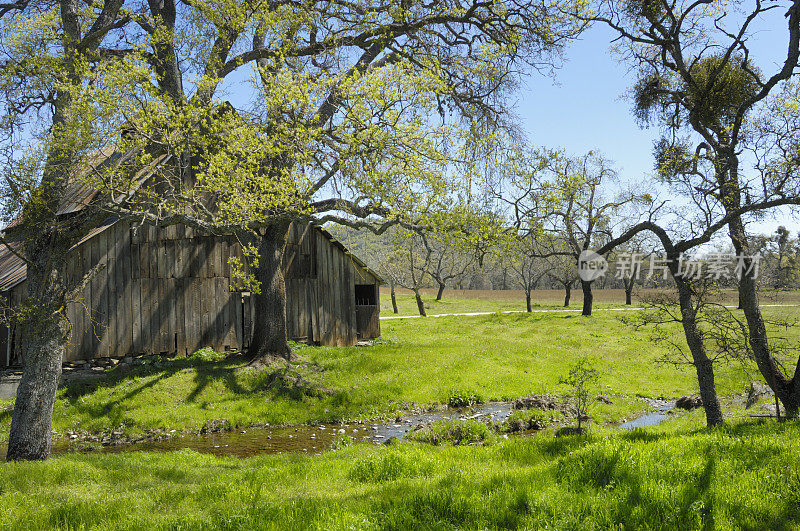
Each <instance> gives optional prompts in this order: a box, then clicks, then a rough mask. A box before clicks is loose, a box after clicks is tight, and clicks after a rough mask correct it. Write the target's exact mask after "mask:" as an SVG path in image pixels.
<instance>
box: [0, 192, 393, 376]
mask: <svg viewBox="0 0 800 531" xmlns="http://www.w3.org/2000/svg"><path fill="white" fill-rule="evenodd" d="M73 199H75V201H74V203H75V204H76V205H86V204H88V203H89V202H90V201H91V200H92V192H91V191H90V190H81V189H78V190H75V192H74V194H73ZM71 211H74V210H71ZM69 213H70V212H65V213H64V215H69ZM230 257H237V258H240V259H241V257H242V253H241V245H240V244H239V242H238V241H237V240H236V238H235V237H233V236H209V235H205V234H200V233H198V232H196V231H194V230H193V229H191V228H190V227H185V226H182V225H176V226H170V227H163V228H156V227H152V226H138V225H136V224H132V223H129V222H126V221H120V220H117V219H115V218H109V219H108V220H106V222H105V223H104V224H103V225H102V226H100V227H97V228H96V229H95V230H93V231H92V232H91V233H89V234H88V235H87V236H86V237H85V238H83V239H82V240H81V241H80V242H79V243H78V244H76V245H75V246H74V247H73V248H72V249H71V250H70V253H69V259H68V263H67V274H68V276H70V277H72V278H80V277H82V276H83V275H84V274H85V273H86V272H88V271H90V270H91V269H92V268H94V267H95V266H97V265H102V266H103V268H102V269H101V270H100V272H99V273H97V274H96V275H95V276H94V277H93V278H92V280H91V282H90V283H89V284H88V285H87V286H86V287H85V289H84V290H83V293H82V295H81V296H80V297H78V298H77V300H74V301H71V302H70V303H69V305H68V307H67V314H68V317H69V320H70V323H71V324H72V333H71V336H70V340H69V346H68V349H67V353H66V356H65V360H64V361H76V360H88V359H93V358H101V357H123V356H127V355H139V354H161V353H167V354H190V353H192V352H195V351H196V350H197V349H199V348H202V347H206V346H208V347H212V348H214V349H240V350H243V349H245V348H247V346H248V345H249V343H250V337H251V333H250V331H251V329H252V326H251V323H252V319H253V315H252V312H253V310H252V304H251V302H250V301H251V297H250V294H249V293H246V292H241V291H232V290H231V286H232V282H231V267H230V265H229V262H228V259H229V258H230ZM284 267H285V272H286V292H287V308H286V314H287V315H286V317H287V319H286V320H287V334H288V336H289V338H291V339H293V340H296V341H303V342H308V343H313V344H319V345H332V346H345V345H353V344H355V343H356V342H357V341H358V340H359V339H369V338H375V337H378V336H379V335H380V324H379V321H378V312H379V308H380V300H379V289H378V288H379V284H380V282H381V279H380V278H379V276H378V275H377V274H376V273H374V272H373V271H371V270H370V269H369V268H368V267H367V266H366V265H365V264H364V263H363V262H361V261H360V260H359V259H358V258H356V257H355V256H353V255H352V254H350V252H349V251H348V250H347V249H346V248H345V247H344V246H343V245H342V244H341V243H340V242H338V241H337V240H336V239H335V238H334V237H333V236H332V235H331V234H330V233H328V232H327V231H326V230H325V229H324V228H322V227H320V226H318V225H316V224H312V223H309V224H297V223H295V224H292V225H291V226H290V228H289V232H288V235H287V247H286V252H285V264H284ZM25 279H26V266H25V263H24V262H23V261H22V260H21V259H20V258H19V257H17V256H16V255H15V254H14V253H13V252H11V250H10V249H8V248H7V247H5V246H3V245H0V298H1V299H2V300H3V301H4V302H5V304H6V305H7V306H8V307H10V308H14V307H15V306H17V305H18V304H19V303H20V301H21V298H22V297H23V294H24V292H25ZM15 343H16V335H15V330H13V327H12V329H10V330H9V329H8V328H7V327H4V326H3V327H0V366H3V365H5V366H14V365H19V364H20V363H21V360H20V359H19V356H18V353H17V352H16V350H15Z"/></svg>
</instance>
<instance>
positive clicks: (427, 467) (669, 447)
mask: <svg viewBox="0 0 800 531" xmlns="http://www.w3.org/2000/svg"><path fill="white" fill-rule="evenodd" d="M646 433H649V432H637V433H633V434H614V433H611V432H598V433H595V434H593V435H590V436H581V437H565V438H560V439H553V438H552V434H551V433H545V434H542V435H539V436H535V437H531V438H511V439H509V440H499V442H496V443H495V444H492V445H489V446H441V447H433V446H429V445H422V444H418V443H410V442H407V443H402V444H399V445H394V446H392V447H380V446H378V447H376V446H372V445H366V444H357V445H351V446H348V447H346V448H343V449H341V450H337V451H334V452H329V453H327V454H323V455H320V456H316V457H302V456H289V455H283V456H262V457H254V458H249V459H242V460H240V459H235V458H216V457H212V456H208V455H201V454H197V453H194V452H191V451H181V452H175V453H170V454H149V453H132V454H116V455H89V456H83V455H75V454H72V455H65V456H60V457H57V458H54V459H52V460H51V461H49V462H45V463H14V464H2V465H0V472H2V474H0V516H2V518H0V527H2V528H8V529H23V528H25V529H39V528H53V527H55V528H63V529H66V528H71V529H75V528H80V527H81V526H85V527H94V526H96V527H100V528H103V529H144V528H147V529H177V528H180V529H353V528H356V529H410V528H425V529H452V528H471V529H486V528H509V529H510V528H519V527H525V528H554V529H610V528H615V529H619V528H626V529H652V528H661V529H701V528H709V529H711V528H718V529H797V528H800V497H799V496H798V492H800V475H799V474H798V472H797V468H796V463H797V462H798V459H800V447H799V446H798V445H797V444H796V441H797V438H798V436H800V426H798V424H797V423H786V424H782V425H776V424H774V423H766V424H763V423H762V424H759V423H753V422H747V423H736V424H733V425H729V426H725V427H722V428H719V429H713V430H708V429H685V428H681V429H671V430H662V432H661V436H660V437H658V438H655V439H650V438H647V437H642V436H641V434H646Z"/></svg>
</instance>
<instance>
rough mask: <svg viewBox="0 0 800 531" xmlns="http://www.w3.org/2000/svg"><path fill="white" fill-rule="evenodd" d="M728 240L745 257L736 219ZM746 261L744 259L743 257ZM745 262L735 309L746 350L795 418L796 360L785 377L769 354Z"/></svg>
mask: <svg viewBox="0 0 800 531" xmlns="http://www.w3.org/2000/svg"><path fill="white" fill-rule="evenodd" d="M729 230H730V237H731V240H732V242H733V246H734V249H735V250H736V254H737V255H738V256H740V257H746V255H747V253H748V252H749V251H748V248H749V246H748V242H747V234H746V232H745V230H744V225H743V224H742V221H741V219H740V218H736V219H734V220H732V221H731V222H730V224H729ZM745 260H746V258H745ZM749 265H750V263H749V261H746V262H745V267H744V269H743V271H742V275H741V278H740V279H739V308H740V309H741V310H742V311H743V312H744V316H745V320H746V321H747V332H748V336H749V343H750V348H751V349H752V350H753V356H754V357H755V360H756V365H757V366H758V370H759V372H761V375H762V376H763V377H764V380H765V382H766V383H767V385H769V386H770V388H771V389H772V391H773V392H774V393H775V396H776V397H777V398H778V399H779V400H780V401H781V403H782V404H783V407H784V409H785V412H786V416H787V417H792V418H796V417H797V415H798V407H799V406H800V375H799V374H798V372H800V358H798V361H797V368H796V369H795V372H794V376H793V377H792V378H791V379H790V378H788V377H787V376H786V375H785V374H784V372H783V370H782V369H781V367H780V365H778V363H777V361H776V360H775V358H774V357H773V355H772V351H771V349H770V346H769V339H768V337H767V327H766V326H765V324H764V317H763V316H762V315H761V309H760V308H759V304H758V293H757V289H756V279H755V278H754V275H753V273H754V271H749V272H748V271H747V270H748V266H749ZM745 273H746V274H745Z"/></svg>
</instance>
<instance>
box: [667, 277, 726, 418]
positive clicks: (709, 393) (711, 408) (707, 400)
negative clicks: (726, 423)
mask: <svg viewBox="0 0 800 531" xmlns="http://www.w3.org/2000/svg"><path fill="white" fill-rule="evenodd" d="M673 278H675V277H673ZM675 282H676V283H677V285H678V298H679V301H680V307H681V324H682V325H683V332H684V335H685V336H686V344H687V345H688V346H689V351H690V352H691V354H692V362H693V364H694V367H695V371H696V372H697V383H698V385H699V387H700V399H701V400H702V402H703V409H704V410H705V413H706V424H707V425H708V426H716V425H718V424H721V423H722V421H723V417H722V408H721V406H720V403H719V398H718V397H717V387H716V383H715V381H714V363H713V361H712V360H711V359H709V357H708V355H707V354H706V348H705V345H703V338H702V336H701V335H700V331H699V330H698V329H697V319H696V314H695V309H694V306H693V305H692V294H691V288H690V286H689V282H688V281H686V280H684V279H683V278H681V277H678V278H675Z"/></svg>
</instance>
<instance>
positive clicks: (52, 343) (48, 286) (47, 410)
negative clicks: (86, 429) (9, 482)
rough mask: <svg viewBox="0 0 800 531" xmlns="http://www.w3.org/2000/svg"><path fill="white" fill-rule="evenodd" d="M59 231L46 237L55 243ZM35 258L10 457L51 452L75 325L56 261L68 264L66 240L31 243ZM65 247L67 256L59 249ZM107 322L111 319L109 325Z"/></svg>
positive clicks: (22, 334) (27, 298) (22, 335)
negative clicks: (55, 411)
mask: <svg viewBox="0 0 800 531" xmlns="http://www.w3.org/2000/svg"><path fill="white" fill-rule="evenodd" d="M58 238H59V236H58V234H57V233H55V234H54V233H51V234H48V235H46V236H44V237H43V239H44V241H46V242H48V244H51V243H52V242H53V241H54V240H56V239H58ZM26 247H28V251H27V254H28V256H29V257H30V258H31V260H32V262H33V264H34V265H33V266H28V283H27V289H26V294H25V301H24V302H23V308H24V310H25V311H23V312H22V313H21V317H20V320H19V321H18V327H19V330H20V343H19V348H20V353H21V355H22V362H23V365H24V369H23V372H22V379H21V380H20V384H19V388H18V389H17V400H16V402H15V403H14V413H13V416H12V419H11V431H10V434H9V439H8V452H7V454H6V459H7V460H8V461H16V460H33V459H47V458H48V457H49V456H50V442H51V440H50V439H51V437H50V432H51V428H52V424H53V405H54V404H55V400H56V391H57V390H58V381H59V379H60V377H61V364H62V361H63V359H64V351H65V349H66V338H67V332H68V330H69V323H68V322H67V321H66V317H65V316H64V314H63V313H62V311H61V308H63V307H64V302H65V301H64V299H65V293H66V291H65V289H64V283H63V280H64V277H63V274H62V273H63V271H60V270H59V269H57V267H56V268H54V267H52V265H51V264H54V263H55V264H58V263H63V262H64V260H63V257H64V256H65V255H66V251H65V249H67V248H68V247H67V246H66V243H65V244H64V245H62V246H60V247H59V246H58V245H47V244H46V245H44V246H41V247H38V248H33V247H34V246H31V245H28V246H26ZM59 248H61V250H63V251H64V255H61V253H59V252H58V251H57V249H59ZM104 324H105V323H104Z"/></svg>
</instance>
